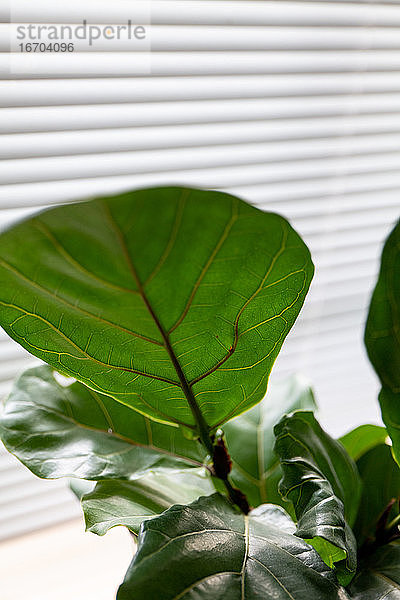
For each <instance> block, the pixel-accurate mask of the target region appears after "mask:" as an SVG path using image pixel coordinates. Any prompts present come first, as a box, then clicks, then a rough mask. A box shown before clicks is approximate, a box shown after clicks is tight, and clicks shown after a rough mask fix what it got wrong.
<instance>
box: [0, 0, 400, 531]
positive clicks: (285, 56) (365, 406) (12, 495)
mask: <svg viewBox="0 0 400 600" xmlns="http://www.w3.org/2000/svg"><path fill="white" fill-rule="evenodd" d="M127 8H129V10H130V11H131V12H132V18H133V19H135V18H136V22H141V21H140V19H142V20H143V21H142V22H143V23H146V25H147V28H148V32H149V34H150V42H151V52H149V48H148V47H147V46H146V47H144V50H143V51H140V50H139V51H132V50H131V47H130V45H129V44H128V43H127V42H126V41H123V40H120V41H119V42H115V43H113V44H111V45H110V44H108V43H106V41H104V40H103V41H101V42H99V43H98V44H96V45H94V46H93V47H91V48H90V49H88V47H87V46H86V47H85V45H84V44H83V43H82V44H81V45H80V46H79V47H78V48H77V51H76V52H74V53H71V54H65V55H62V56H61V55H60V54H58V55H56V54H55V53H44V54H37V53H35V54H27V53H21V52H19V51H18V48H17V47H15V45H13V46H12V50H13V51H12V52H8V50H9V48H10V39H11V38H12V37H13V36H15V35H16V28H17V27H18V25H20V24H29V23H33V24H51V23H53V24H62V23H70V24H74V23H75V24H78V23H80V22H82V19H83V18H84V19H87V21H88V22H89V23H98V24H101V23H102V24H118V23H121V22H124V21H125V20H126V18H127ZM128 13H129V15H130V14H131V13H130V12H129V11H128ZM0 21H1V22H2V23H0V50H1V51H2V53H1V54H0V73H1V77H2V80H1V81H0V105H1V107H2V108H1V110H0V132H1V133H2V136H1V143H0V157H1V163H0V183H1V187H0V224H1V226H5V225H6V224H7V223H10V222H12V221H13V220H15V219H17V218H21V217H22V216H24V215H26V214H28V213H29V212H32V211H35V210H36V209H38V208H42V207H45V206H49V205H55V204H57V203H63V202H73V201H75V200H77V199H81V198H83V197H90V196H93V195H98V194H109V193H113V192H119V191H122V190H126V189H129V188H133V187H139V186H147V185H155V184H183V185H191V186H200V187H203V188H214V189H221V190H228V191H231V192H233V193H235V194H238V195H239V196H241V197H242V198H244V199H246V200H248V201H250V202H252V203H254V204H255V205H257V206H259V207H260V208H262V209H265V210H273V211H277V212H280V213H282V214H283V215H285V216H286V217H287V218H288V219H289V220H290V221H291V222H292V224H293V225H294V226H295V227H296V228H297V230H298V231H299V232H300V233H301V234H302V235H303V236H304V238H305V240H306V242H307V243H308V245H309V247H310V249H311V251H312V254H313V258H314V262H315V264H316V267H317V270H316V275H315V280H314V283H313V285H312V289H311V292H310V294H309V297H308V300H307V302H306V306H305V308H304V310H303V312H302V315H301V318H300V319H299V321H298V323H297V324H296V326H295V328H294V330H293V332H292V333H291V334H290V336H289V338H288V340H287V341H286V343H285V345H284V349H283V351H282V354H281V355H280V357H279V359H278V364H277V366H276V367H275V370H274V374H273V377H276V378H278V377H283V376H284V375H285V374H288V373H290V372H293V371H298V372H302V373H304V374H305V375H306V376H308V377H309V378H310V379H311V381H313V382H314V386H315V390H316V395H317V400H318V402H319V404H320V406H321V420H322V422H323V424H324V425H325V426H326V427H327V428H328V430H330V431H331V432H332V433H333V434H341V433H343V432H344V431H346V430H347V429H349V428H351V427H352V426H354V425H357V424H359V423H361V422H368V421H372V422H378V420H379V412H378V407H377V400H376V396H377V390H378V384H377V381H376V378H375V376H374V375H373V373H372V369H371V367H370V366H369V364H368V362H367V360H366V357H365V352H364V350H363V345H362V330H363V323H364V320H365V315H366V307H367V304H368V298H369V294H370V291H371V288H372V286H373V284H374V279H375V277H376V273H377V268H378V258H379V254H380V249H381V244H382V241H383V239H384V237H385V236H386V235H387V233H388V231H389V229H390V227H391V226H392V224H393V223H394V221H395V220H396V219H397V217H398V216H399V214H400V194H399V192H400V145H399V143H400V3H399V2H395V1H393V2H367V1H365V2H364V1H358V2H347V1H336V2H329V1H325V2H319V1H309V2H306V1H294V2H293V1H292V2H286V1H285V0H280V1H277V2H268V1H263V0H258V1H257V2H252V1H248V2H247V1H239V0H201V1H195V0H181V1H177V0H157V1H156V0H154V1H152V2H140V1H137V2H134V3H132V2H126V1H125V0H123V1H121V0H119V1H114V2H108V1H107V2H103V1H100V0H92V1H90V0H80V1H79V2H77V1H69V2H68V3H62V4H61V3H60V4H57V3H54V2H53V1H52V0H51V1H50V0H49V1H37V2H34V3H33V2H31V1H30V0H20V1H17V0H16V1H15V2H10V3H9V5H7V2H6V3H5V4H2V5H1V7H0ZM35 362H36V361H35V359H33V358H32V357H29V355H27V353H25V352H24V351H23V350H21V349H20V348H19V347H18V346H17V345H16V344H14V343H13V342H12V341H10V340H8V339H7V338H6V336H5V335H2V336H1V341H0V393H1V395H5V394H6V393H7V391H8V390H9V388H10V383H11V380H12V379H13V377H14V376H15V375H17V374H18V373H20V372H21V371H22V370H23V369H25V368H26V367H28V366H29V365H31V364H35ZM76 514H78V508H77V506H76V505H75V504H74V503H73V502H72V501H71V499H70V496H69V493H68V491H67V490H66V489H65V486H64V484H63V483H62V482H42V481H39V480H37V479H35V478H34V477H33V476H31V475H30V474H29V472H28V471H27V470H25V469H23V468H22V467H20V465H19V464H18V463H17V461H16V460H15V459H14V458H13V457H11V456H9V455H7V454H6V453H5V452H4V451H2V452H1V454H0V538H5V537H7V536H10V535H15V534H18V533H21V532H23V531H26V530H30V529H34V528H37V527H42V526H44V525H46V524H50V523H54V522H57V521H60V520H62V519H66V518H69V517H71V516H73V515H76Z"/></svg>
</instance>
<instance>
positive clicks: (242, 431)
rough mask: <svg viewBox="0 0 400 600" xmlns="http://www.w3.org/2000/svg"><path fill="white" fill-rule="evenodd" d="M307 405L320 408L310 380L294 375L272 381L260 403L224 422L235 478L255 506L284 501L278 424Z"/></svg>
mask: <svg viewBox="0 0 400 600" xmlns="http://www.w3.org/2000/svg"><path fill="white" fill-rule="evenodd" d="M307 408H308V409H314V408H316V405H315V400H314V396H313V393H312V390H311V388H310V386H309V384H308V382H307V381H306V380H304V379H303V378H301V377H298V376H296V377H290V378H288V379H287V380H284V381H281V382H276V383H274V385H271V386H270V387H269V389H268V393H267V395H266V396H265V398H264V399H263V400H262V401H261V402H260V403H259V404H257V406H254V407H253V408H251V409H250V410H248V411H247V412H245V413H244V414H242V415H240V416H238V417H236V418H235V419H233V420H232V421H229V422H228V423H226V424H225V425H224V432H225V435H226V441H227V446H228V449H229V453H230V455H231V458H232V464H233V468H232V480H233V482H234V483H235V484H236V485H237V486H238V487H239V488H240V489H241V490H242V491H243V492H244V493H245V494H246V496H247V499H248V500H249V502H250V504H251V505H252V506H258V505H259V504H262V503H265V502H269V503H272V504H282V503H283V502H284V501H282V497H281V495H280V494H279V491H278V483H279V480H280V479H281V477H282V471H281V468H280V464H279V458H278V457H277V455H276V454H275V452H274V444H275V436H274V425H275V424H276V423H277V422H278V421H279V420H280V419H281V417H282V416H283V415H284V414H285V413H290V412H292V411H293V410H296V409H307ZM284 504H286V505H287V502H285V503H284Z"/></svg>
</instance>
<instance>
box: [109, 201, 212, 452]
mask: <svg viewBox="0 0 400 600" xmlns="http://www.w3.org/2000/svg"><path fill="white" fill-rule="evenodd" d="M103 206H104V207H105V211H106V214H107V216H108V219H109V221H110V223H111V226H112V228H113V229H114V231H115V233H116V236H117V238H118V240H119V243H120V246H121V249H122V252H123V254H124V256H125V260H126V263H127V265H128V267H129V270H130V272H131V274H132V277H133V279H134V281H135V283H136V286H137V288H138V292H139V294H140V296H141V297H142V299H143V302H144V304H145V306H146V308H147V310H148V311H149V314H150V316H151V317H152V319H153V320H154V323H155V324H156V326H157V328H158V330H159V332H160V334H161V336H162V339H163V341H164V345H165V348H166V350H167V352H168V355H169V357H170V359H171V362H172V364H173V367H174V369H175V371H176V374H177V375H178V378H179V381H180V387H181V388H182V391H183V393H184V395H185V397H186V400H187V401H188V404H189V407H190V409H191V411H192V414H193V417H194V419H195V422H196V424H197V426H198V429H199V433H200V434H201V436H202V440H203V442H204V443H205V445H206V446H207V448H208V450H209V451H211V452H212V450H213V447H212V443H211V441H210V439H209V429H210V427H209V426H208V424H207V423H206V421H205V419H204V417H203V414H202V412H201V410H200V408H199V406H198V404H197V402H196V399H195V397H194V394H193V391H192V389H191V387H190V385H189V382H188V380H187V379H186V377H185V374H184V372H183V370H182V367H181V365H180V363H179V360H178V358H177V356H176V354H175V352H174V350H173V348H172V345H171V343H170V340H169V337H168V334H167V332H166V331H164V328H163V326H162V325H161V322H160V320H159V319H158V317H157V315H156V313H155V312H154V309H153V307H152V305H151V303H150V301H149V299H148V298H147V296H146V293H145V291H144V289H143V285H142V283H141V281H140V279H139V277H138V274H137V272H136V269H135V266H134V264H133V261H132V258H131V255H130V253H129V250H128V246H127V243H126V240H125V237H124V234H123V232H122V230H121V228H120V227H119V225H118V224H117V223H116V221H115V219H114V217H113V215H112V213H111V211H110V209H109V207H108V205H107V204H106V203H103ZM188 427H191V428H193V426H191V425H188Z"/></svg>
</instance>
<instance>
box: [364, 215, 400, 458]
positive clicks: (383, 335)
mask: <svg viewBox="0 0 400 600" xmlns="http://www.w3.org/2000/svg"><path fill="white" fill-rule="evenodd" d="M399 331H400V222H399V223H398V224H397V225H396V227H395V228H394V229H393V231H392V232H391V234H390V235H389V237H388V239H387V241H386V243H385V246H384V249H383V252H382V260H381V269H380V272H379V277H378V281H377V284H376V287H375V290H374V292H373V295H372V299H371V305H370V309H369V314H368V319H367V325H366V328H365V344H366V347H367V351H368V356H369V358H370V360H371V362H372V364H373V366H374V368H375V371H376V372H377V374H378V376H379V379H380V380H381V383H382V391H381V393H380V395H379V402H380V404H381V409H382V417H383V420H384V422H385V425H386V427H387V429H388V432H389V435H390V437H391V438H392V440H393V451H394V456H395V458H396V460H397V462H398V463H399V464H400V336H399Z"/></svg>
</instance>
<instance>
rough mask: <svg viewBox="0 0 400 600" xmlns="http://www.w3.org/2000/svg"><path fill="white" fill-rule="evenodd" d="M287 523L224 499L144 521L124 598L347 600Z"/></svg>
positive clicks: (274, 512)
mask: <svg viewBox="0 0 400 600" xmlns="http://www.w3.org/2000/svg"><path fill="white" fill-rule="evenodd" d="M278 515H279V516H278ZM289 521H290V518H289V517H288V516H286V515H285V514H284V511H283V510H282V509H280V508H276V507H273V506H272V507H271V506H269V505H268V506H264V507H260V508H259V509H258V511H257V512H256V511H254V513H251V514H250V515H249V516H244V515H243V514H238V513H237V512H236V511H235V510H234V509H233V507H232V506H231V505H230V504H229V503H228V501H227V500H226V499H225V498H223V497H222V496H220V495H219V494H214V495H213V496H209V497H207V498H200V499H199V500H197V501H196V502H193V503H192V504H190V505H189V506H180V505H177V506H173V507H172V508H170V509H169V510H167V511H166V512H164V513H163V514H162V515H160V516H159V517H156V518H153V519H150V520H148V521H146V522H145V523H143V525H142V528H141V531H140V534H139V546H138V552H137V554H136V556H135V558H134V560H133V562H132V563H131V566H130V567H129V569H128V572H127V574H126V577H125V580H124V582H123V584H122V585H121V587H120V588H119V591H118V596H117V597H118V600H134V599H135V600H136V599H137V600H139V598H146V600H178V599H182V600H183V599H184V600H228V599H229V600H244V599H246V600H267V598H274V600H288V599H289V598H293V599H294V598H295V599H296V600H321V599H322V598H324V599H326V600H339V599H342V600H344V599H345V598H347V597H348V596H347V595H346V593H345V591H344V590H343V589H342V588H340V587H339V586H338V584H337V582H336V578H335V576H334V573H333V571H331V570H330V569H328V567H327V566H326V565H325V564H324V563H323V562H322V560H321V559H320V557H319V556H318V554H317V553H316V552H315V550H314V549H313V548H312V547H311V546H309V545H308V544H306V543H305V542H304V541H303V540H300V539H299V538H296V537H295V536H293V535H292V534H291V533H288V532H287V527H288V523H289ZM282 523H283V527H282V528H281V525H282Z"/></svg>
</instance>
